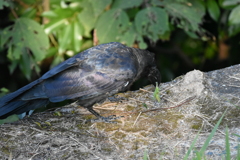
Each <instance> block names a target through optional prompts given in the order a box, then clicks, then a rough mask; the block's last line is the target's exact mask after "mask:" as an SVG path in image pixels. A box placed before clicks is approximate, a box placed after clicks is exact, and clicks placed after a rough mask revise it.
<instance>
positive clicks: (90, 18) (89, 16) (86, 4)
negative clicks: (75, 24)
mask: <svg viewBox="0 0 240 160" xmlns="http://www.w3.org/2000/svg"><path fill="white" fill-rule="evenodd" d="M81 7H83V10H82V12H81V13H79V14H78V19H79V22H80V23H81V24H82V25H83V26H84V30H85V33H84V35H85V36H86V37H91V35H90V32H91V30H92V29H93V28H94V26H95V22H96V19H97V18H96V17H95V15H94V9H93V6H92V4H91V3H90V1H88V0H84V1H83V2H81Z"/></svg>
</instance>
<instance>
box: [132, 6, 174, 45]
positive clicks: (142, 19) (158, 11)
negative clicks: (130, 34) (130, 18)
mask: <svg viewBox="0 0 240 160" xmlns="http://www.w3.org/2000/svg"><path fill="white" fill-rule="evenodd" d="M134 24H135V27H136V30H137V32H138V33H139V34H141V35H143V36H147V37H148V38H149V39H151V40H152V41H156V40H158V38H159V37H158V36H159V35H163V34H164V33H165V32H167V31H169V23H168V15H167V13H166V11H165V9H162V8H158V7H148V8H146V9H143V10H141V11H139V12H138V14H137V15H136V17H135V22H134Z"/></svg>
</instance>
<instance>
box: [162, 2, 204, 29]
mask: <svg viewBox="0 0 240 160" xmlns="http://www.w3.org/2000/svg"><path fill="white" fill-rule="evenodd" d="M190 4H191V5H189V3H166V9H167V11H168V12H169V14H170V15H172V16H173V17H176V18H179V20H180V22H178V27H180V28H183V29H185V30H187V31H188V30H192V31H199V27H198V26H199V24H200V23H201V22H202V17H203V16H204V14H205V9H204V6H203V4H202V3H200V2H199V1H196V0H195V1H193V0H192V1H191V3H190Z"/></svg>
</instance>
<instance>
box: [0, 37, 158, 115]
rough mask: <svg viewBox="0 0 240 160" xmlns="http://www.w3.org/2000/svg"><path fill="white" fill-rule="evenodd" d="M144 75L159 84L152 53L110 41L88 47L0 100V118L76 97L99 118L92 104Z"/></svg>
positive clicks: (78, 102)
mask: <svg viewBox="0 0 240 160" xmlns="http://www.w3.org/2000/svg"><path fill="white" fill-rule="evenodd" d="M142 76H147V77H148V79H149V80H150V81H151V83H153V84H155V82H158V84H159V83H160V72H159V71H158V69H157V68H156V64H155V59H154V54H153V53H151V52H149V51H146V50H141V49H137V48H131V47H127V46H125V45H123V44H121V43H117V42H111V43H107V44H101V45H98V46H95V47H92V48H90V49H87V50H85V51H83V52H81V53H79V54H77V55H75V56H73V57H71V58H69V59H67V60H66V61H64V62H62V63H60V64H59V65H57V66H56V67H54V68H52V69H51V70H49V71H48V72H46V73H45V74H44V75H43V76H42V77H40V78H39V79H37V80H35V81H33V82H31V83H29V84H28V85H26V86H24V87H22V88H20V89H19V90H17V91H15V92H13V93H10V94H8V95H6V96H4V97H2V98H1V99H0V119H4V118H6V117H8V116H9V115H12V114H21V113H24V112H27V111H29V110H34V109H36V108H39V107H42V106H45V105H47V104H48V103H49V102H61V101H64V100H69V99H72V100H77V104H78V105H80V106H83V107H85V108H87V109H88V110H89V111H90V112H91V113H92V114H94V115H95V116H96V117H97V118H99V119H105V120H106V119H107V118H106V117H102V116H100V115H99V114H98V113H97V112H95V111H94V110H93V109H92V105H93V104H94V103H96V102H99V101H101V100H103V99H105V98H107V97H109V96H112V95H114V94H116V93H118V92H123V91H126V90H127V89H128V88H129V86H131V85H132V83H133V82H134V81H136V80H137V79H138V78H140V77H142Z"/></svg>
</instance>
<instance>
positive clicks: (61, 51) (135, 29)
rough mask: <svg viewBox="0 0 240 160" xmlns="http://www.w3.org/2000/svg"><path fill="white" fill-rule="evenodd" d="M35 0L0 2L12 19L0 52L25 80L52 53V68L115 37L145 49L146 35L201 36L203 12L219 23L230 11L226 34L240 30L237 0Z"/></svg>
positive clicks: (151, 37)
mask: <svg viewBox="0 0 240 160" xmlns="http://www.w3.org/2000/svg"><path fill="white" fill-rule="evenodd" d="M40 2H41V0H38V1H33V0H22V1H21V3H20V1H16V2H14V1H13V2H12V1H6V0H4V1H1V2H0V10H2V9H4V8H6V7H7V8H11V12H10V14H9V15H8V16H9V19H10V20H11V21H12V22H13V24H12V25H9V26H7V27H4V28H3V29H1V30H0V35H1V40H0V47H1V48H0V50H3V49H7V51H8V54H7V57H8V59H9V60H10V62H11V64H10V65H9V69H10V72H11V73H12V72H13V71H15V69H16V68H17V67H19V68H20V69H21V71H22V72H23V73H24V75H25V77H26V78H27V79H30V78H31V74H32V72H33V69H34V70H35V72H37V73H39V72H40V68H39V64H41V62H42V60H43V59H46V58H48V57H53V61H52V64H51V66H54V65H56V64H58V63H60V62H61V61H63V60H64V58H65V55H67V56H72V55H73V54H76V53H77V52H79V51H81V50H84V49H86V48H89V47H91V46H92V45H93V44H99V43H107V42H111V41H118V42H121V43H124V44H126V45H128V46H138V47H139V48H147V46H148V45H147V43H146V42H145V39H148V40H149V41H150V42H152V43H156V42H157V41H158V40H163V41H166V40H169V39H170V36H171V33H172V32H173V31H175V30H176V29H177V28H181V29H183V30H184V31H185V32H186V33H187V34H188V35H189V36H190V37H192V38H200V39H204V40H206V35H205V30H204V29H203V28H202V27H201V24H202V23H203V17H204V16H205V15H206V13H208V14H209V15H210V17H211V18H212V19H213V20H214V21H216V22H218V21H220V23H224V21H223V20H222V17H221V16H222V15H221V12H220V10H221V9H222V10H224V11H226V12H230V15H229V16H228V18H227V19H228V24H229V27H228V31H229V33H230V35H231V36H233V35H236V34H237V33H239V32H240V29H239V28H240V27H239V26H240V20H239V18H238V17H239V16H238V15H239V14H240V8H239V5H238V4H239V2H240V0H235V1H232V0H221V1H219V2H218V1H212V0H206V1H202V0H163V1H160V0H149V1H144V0H134V1H122V0H101V1H99V0H53V1H49V2H48V3H49V4H45V3H40ZM47 6H49V7H47ZM17 8H18V9H17ZM42 28H44V31H43V29H42ZM44 32H45V33H44ZM49 42H50V43H49ZM209 51H210V50H209ZM209 54H212V53H209ZM211 57H212V56H211Z"/></svg>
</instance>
